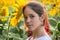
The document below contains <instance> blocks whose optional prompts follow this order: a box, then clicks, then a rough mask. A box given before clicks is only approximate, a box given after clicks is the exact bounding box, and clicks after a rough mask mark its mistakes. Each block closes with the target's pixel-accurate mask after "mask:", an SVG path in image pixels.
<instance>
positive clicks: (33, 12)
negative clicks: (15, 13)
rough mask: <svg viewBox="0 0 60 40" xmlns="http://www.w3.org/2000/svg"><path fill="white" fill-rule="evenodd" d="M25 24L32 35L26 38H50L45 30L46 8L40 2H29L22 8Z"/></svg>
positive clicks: (33, 39)
mask: <svg viewBox="0 0 60 40" xmlns="http://www.w3.org/2000/svg"><path fill="white" fill-rule="evenodd" d="M23 15H24V19H25V24H26V26H27V27H28V29H29V30H31V31H32V35H31V36H30V37H28V38H27V40H51V38H50V37H49V35H48V34H47V33H46V31H45V24H46V20H45V19H46V18H47V14H46V9H45V7H44V6H43V5H42V4H41V3H37V2H30V3H28V4H27V5H25V6H24V8H23Z"/></svg>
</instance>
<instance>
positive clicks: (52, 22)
mask: <svg viewBox="0 0 60 40" xmlns="http://www.w3.org/2000/svg"><path fill="white" fill-rule="evenodd" d="M30 1H38V2H40V3H42V4H44V5H45V7H46V10H47V13H48V19H49V26H50V35H51V38H52V40H60V0H0V40H26V38H27V32H26V31H27V30H28V29H27V28H26V27H25V25H24V18H23V13H22V8H23V7H24V6H25V5H26V4H27V3H28V2H30Z"/></svg>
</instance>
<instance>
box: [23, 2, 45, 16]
mask: <svg viewBox="0 0 60 40" xmlns="http://www.w3.org/2000/svg"><path fill="white" fill-rule="evenodd" d="M27 6H29V7H30V8H31V9H32V10H33V11H35V12H36V13H37V14H38V15H39V16H41V15H42V14H43V13H44V9H45V7H44V6H43V5H42V4H40V3H37V2H30V3H28V4H27V5H25V6H24V7H23V13H24V10H25V8H26V7H27Z"/></svg>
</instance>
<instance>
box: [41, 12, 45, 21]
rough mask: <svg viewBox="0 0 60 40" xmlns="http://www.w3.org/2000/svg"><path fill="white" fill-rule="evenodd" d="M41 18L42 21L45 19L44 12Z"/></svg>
mask: <svg viewBox="0 0 60 40" xmlns="http://www.w3.org/2000/svg"><path fill="white" fill-rule="evenodd" d="M41 19H42V21H44V20H45V14H44V13H43V14H42V15H41Z"/></svg>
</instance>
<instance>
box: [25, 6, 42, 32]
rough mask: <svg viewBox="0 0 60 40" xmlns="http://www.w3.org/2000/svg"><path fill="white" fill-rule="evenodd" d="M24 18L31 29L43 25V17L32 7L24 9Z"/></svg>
mask: <svg viewBox="0 0 60 40" xmlns="http://www.w3.org/2000/svg"><path fill="white" fill-rule="evenodd" d="M24 19H25V23H26V26H27V27H28V29H29V30H31V31H34V30H36V29H37V28H39V27H41V25H42V17H39V15H38V14H37V13H36V12H35V11H33V10H32V9H31V8H30V7H26V8H25V10H24Z"/></svg>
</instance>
